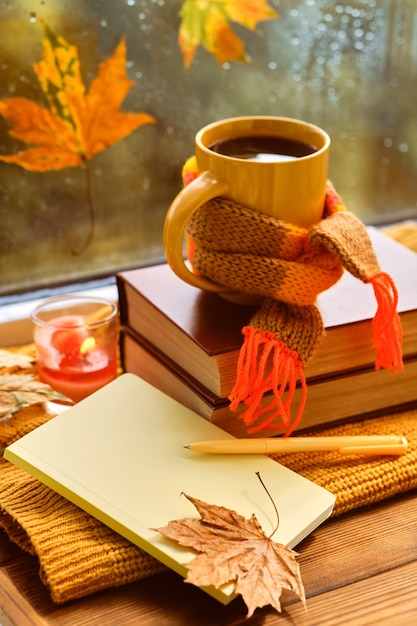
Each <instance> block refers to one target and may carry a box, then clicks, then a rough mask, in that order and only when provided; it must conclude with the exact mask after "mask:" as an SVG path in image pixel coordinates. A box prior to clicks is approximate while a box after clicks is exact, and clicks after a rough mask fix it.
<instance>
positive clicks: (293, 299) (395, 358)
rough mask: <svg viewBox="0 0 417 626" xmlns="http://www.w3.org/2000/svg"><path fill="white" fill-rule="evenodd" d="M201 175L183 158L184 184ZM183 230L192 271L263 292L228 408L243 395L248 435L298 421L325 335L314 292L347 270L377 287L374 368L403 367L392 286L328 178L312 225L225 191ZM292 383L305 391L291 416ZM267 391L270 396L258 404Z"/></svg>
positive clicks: (228, 284)
mask: <svg viewBox="0 0 417 626" xmlns="http://www.w3.org/2000/svg"><path fill="white" fill-rule="evenodd" d="M197 175H198V170H197V165H196V161H195V158H194V157H192V158H191V159H189V160H188V161H187V162H186V164H185V165H184V169H183V181H184V184H188V183H189V182H191V180H193V179H194V178H195V177H196V176H197ZM186 235H187V239H188V258H189V260H190V262H191V264H192V267H193V271H194V272H195V273H196V274H200V275H202V276H204V277H206V278H208V279H210V280H211V281H213V282H215V283H217V284H219V285H222V286H224V287H226V288H228V289H230V291H235V292H241V293H249V294H256V295H257V296H260V297H261V298H262V303H261V305H260V308H259V310H258V311H257V312H256V314H255V315H254V316H253V318H252V320H251V323H250V325H248V326H246V327H245V328H243V330H242V332H243V336H244V342H243V345H242V348H241V351H240V357H239V360H238V368H237V378H236V382H235V386H234V388H233V390H232V392H231V394H230V396H229V399H230V402H231V404H230V408H231V409H232V410H235V409H236V408H237V406H238V405H239V403H240V402H244V403H245V404H246V405H247V408H246V410H245V411H244V412H243V413H242V414H241V415H240V417H241V419H243V420H244V422H245V424H246V425H247V427H248V433H249V434H253V433H255V432H258V431H261V430H268V429H274V430H276V429H278V428H284V429H285V435H289V434H290V433H291V432H292V431H293V430H294V428H295V427H296V426H297V425H298V424H299V422H300V420H301V417H302V413H303V409H304V405H305V402H306V397H307V384H306V379H305V375H304V366H305V364H306V363H307V361H308V360H309V359H311V357H312V356H313V354H314V353H315V351H316V349H317V348H318V346H319V344H320V341H321V339H322V336H323V333H324V328H323V323H322V318H321V314H320V312H319V310H318V308H317V307H316V304H315V303H316V300H317V296H318V294H319V293H321V292H322V291H324V290H326V289H328V288H329V287H331V286H332V285H334V284H335V283H336V282H337V281H338V280H339V278H340V277H341V276H342V274H343V271H344V269H346V270H347V271H348V272H350V273H351V274H352V275H353V276H355V277H356V278H358V279H359V280H361V281H362V282H364V283H371V284H372V286H373V289H374V293H375V297H376V300H377V304H378V306H377V311H376V313H375V316H374V319H373V323H372V326H373V333H374V346H375V348H376V368H377V369H379V368H381V367H383V368H387V369H391V370H392V371H393V372H394V373H396V372H397V371H399V370H401V369H402V367H403V362H402V354H401V343H402V328H401V322H400V318H399V316H398V313H397V300H398V295H397V291H396V287H395V285H394V282H393V280H392V279H391V277H390V276H389V275H388V274H386V273H384V272H382V271H381V268H380V267H379V264H378V261H377V258H376V256H375V253H374V251H373V248H372V244H371V241H370V239H369V236H368V233H367V231H366V228H365V227H364V225H363V224H362V222H361V221H360V220H359V219H358V218H356V217H355V216H354V215H353V214H352V213H350V212H349V211H348V210H347V209H346V207H345V206H344V205H343V203H342V201H341V199H340V197H339V196H338V194H337V193H336V191H335V189H334V188H333V187H332V185H331V184H330V183H328V186H327V196H326V203H325V209H324V214H323V219H322V220H321V222H320V223H318V224H316V225H314V226H313V227H311V228H309V229H305V228H300V227H297V226H294V225H292V224H289V223H287V222H284V221H282V220H278V219H276V218H273V217H269V216H267V215H264V214H261V213H257V212H256V211H252V210H250V209H248V208H246V207H244V206H241V205H238V204H236V203H235V202H233V201H231V200H229V199H227V198H224V197H222V198H216V199H214V200H212V201H210V202H208V203H206V204H205V205H203V206H202V207H200V208H199V209H198V211H197V212H196V213H195V214H194V215H193V217H192V218H191V220H190V222H189V223H188V225H187V230H186ZM297 381H299V384H300V385H301V389H302V397H301V402H300V403H299V405H298V408H297V411H296V414H295V416H293V417H292V416H291V402H292V400H293V396H294V392H295V388H296V384H297ZM265 394H269V395H268V396H267V397H268V398H270V401H269V402H265V401H264V402H263V403H261V400H262V399H263V398H264V396H265Z"/></svg>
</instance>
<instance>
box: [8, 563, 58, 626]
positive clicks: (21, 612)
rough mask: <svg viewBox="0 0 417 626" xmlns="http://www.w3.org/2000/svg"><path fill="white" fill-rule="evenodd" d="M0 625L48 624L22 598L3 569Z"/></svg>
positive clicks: (31, 625) (34, 625)
mask: <svg viewBox="0 0 417 626" xmlns="http://www.w3.org/2000/svg"><path fill="white" fill-rule="evenodd" d="M0 624H2V625H4V626H14V625H16V626H47V622H45V620H44V619H42V617H40V616H39V615H38V613H37V612H36V611H35V610H34V608H33V607H32V606H31V605H30V604H29V602H28V601H27V600H26V599H25V598H23V597H22V595H21V594H20V593H19V591H18V589H17V588H16V586H15V585H14V584H13V583H12V581H11V580H10V578H9V577H8V575H7V573H6V572H5V571H4V570H3V569H2V568H0Z"/></svg>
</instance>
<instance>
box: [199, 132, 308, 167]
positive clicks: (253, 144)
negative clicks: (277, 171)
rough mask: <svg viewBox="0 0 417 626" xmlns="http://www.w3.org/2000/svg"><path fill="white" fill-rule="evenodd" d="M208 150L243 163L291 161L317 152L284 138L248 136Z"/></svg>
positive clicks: (222, 142)
mask: <svg viewBox="0 0 417 626" xmlns="http://www.w3.org/2000/svg"><path fill="white" fill-rule="evenodd" d="M209 147H210V150H213V152H217V153H218V154H223V155H224V156H228V157H233V158H235V159H244V160H245V161H258V162H264V163H276V162H279V161H292V160H294V159H299V158H300V157H305V156H308V155H309V154H313V153H314V152H317V148H316V146H313V145H310V144H307V143H304V142H302V141H296V140H294V139H287V138H286V137H270V136H268V137H266V136H250V137H237V138H235V139H225V140H224V141H217V142H216V143H214V144H212V145H211V146H209Z"/></svg>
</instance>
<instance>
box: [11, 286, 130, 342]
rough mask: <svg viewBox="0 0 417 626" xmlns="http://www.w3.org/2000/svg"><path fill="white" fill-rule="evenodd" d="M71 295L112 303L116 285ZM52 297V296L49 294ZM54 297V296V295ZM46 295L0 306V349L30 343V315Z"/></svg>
mask: <svg viewBox="0 0 417 626" xmlns="http://www.w3.org/2000/svg"><path fill="white" fill-rule="evenodd" d="M71 293H77V294H83V295H87V294H88V295H90V296H99V297H102V298H107V299H109V300H112V301H116V300H117V299H118V293H117V286H116V284H108V285H103V286H101V287H100V286H99V287H90V288H88V289H82V288H80V289H75V288H74V291H72V292H71ZM49 295H52V294H49ZM54 295H55V294H54ZM47 297H49V296H48V295H46V296H44V297H42V298H34V299H24V300H23V298H22V301H15V302H13V303H12V304H6V305H3V306H0V347H7V346H13V345H24V344H26V343H31V341H32V337H33V332H32V323H31V320H30V314H31V312H32V310H33V309H34V308H35V306H37V305H38V304H39V303H40V302H42V301H43V300H46V298H47Z"/></svg>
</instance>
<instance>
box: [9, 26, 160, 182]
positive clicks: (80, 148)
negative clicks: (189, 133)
mask: <svg viewBox="0 0 417 626" xmlns="http://www.w3.org/2000/svg"><path fill="white" fill-rule="evenodd" d="M43 26H44V40H43V58H42V60H41V61H40V62H39V63H38V64H35V65H34V70H35V72H36V74H37V77H38V80H39V82H40V85H41V88H42V91H43V93H44V95H45V97H46V100H47V104H48V108H44V107H42V106H39V105H38V104H36V103H35V102H32V101H31V100H28V99H26V98H8V99H5V100H1V101H0V114H1V115H2V116H3V117H4V118H5V119H6V120H7V121H8V122H9V123H10V124H11V126H12V129H11V130H10V131H9V133H10V135H12V136H13V137H15V138H16V139H19V140H21V141H23V142H25V143H26V144H29V145H31V146H33V147H31V148H29V149H27V150H24V151H21V152H18V153H17V154H13V155H0V160H1V161H4V162H6V163H15V164H16V165H20V166H21V167H24V168H25V169H28V170H35V171H39V172H45V171H48V170H59V169H64V168H66V167H76V166H78V165H81V164H83V163H85V162H86V161H88V160H89V159H91V158H92V157H93V156H94V155H95V154H97V153H98V152H102V151H103V150H105V149H106V148H108V147H109V146H111V145H113V144H115V143H116V142H117V141H119V140H120V139H123V138H124V137H126V136H127V135H129V134H130V133H131V132H132V131H134V130H135V129H137V128H138V127H139V126H141V125H142V124H146V123H155V121H156V120H155V119H154V118H153V117H152V116H150V115H147V114H145V113H122V112H120V111H119V108H120V105H121V104H122V102H123V100H124V99H125V97H126V95H127V93H128V91H129V90H130V88H131V87H132V86H133V85H134V83H133V82H132V81H130V80H129V79H128V78H127V76H126V42H125V39H124V38H122V39H121V41H120V43H119V44H118V46H117V48H116V50H115V52H114V54H113V56H112V57H111V58H110V59H108V60H107V61H104V62H103V63H101V64H100V67H99V73H98V76H97V78H95V79H94V80H93V81H92V83H91V85H90V88H89V90H88V92H86V88H85V86H84V83H83V80H82V77H81V72H80V61H79V58H78V52H77V48H76V47H75V46H72V45H70V44H69V43H67V41H65V39H63V37H60V36H59V35H57V34H55V33H54V32H53V31H52V30H51V28H49V26H48V25H47V24H45V23H44V24H43Z"/></svg>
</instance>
